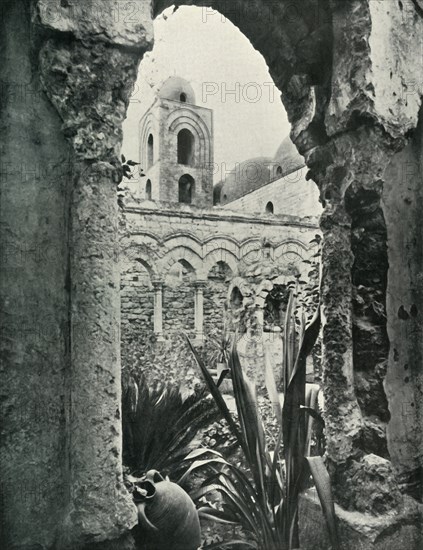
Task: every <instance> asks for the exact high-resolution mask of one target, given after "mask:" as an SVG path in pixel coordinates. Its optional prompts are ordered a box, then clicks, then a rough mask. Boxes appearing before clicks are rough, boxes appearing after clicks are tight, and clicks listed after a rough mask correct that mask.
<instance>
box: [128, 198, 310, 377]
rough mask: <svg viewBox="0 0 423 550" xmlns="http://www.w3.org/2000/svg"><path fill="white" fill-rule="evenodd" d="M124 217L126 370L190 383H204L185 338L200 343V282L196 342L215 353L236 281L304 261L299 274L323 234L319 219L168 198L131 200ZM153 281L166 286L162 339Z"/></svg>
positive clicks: (252, 355) (253, 359)
mask: <svg viewBox="0 0 423 550" xmlns="http://www.w3.org/2000/svg"><path fill="white" fill-rule="evenodd" d="M122 216H123V219H124V222H123V225H122V241H121V248H122V251H121V266H122V279H121V296H122V306H121V323H122V324H121V327H122V330H121V337H122V362H123V365H124V368H125V369H128V370H131V369H132V368H141V369H142V370H143V372H145V374H146V375H147V377H149V378H150V379H154V380H160V379H161V380H162V381H163V380H168V381H172V382H176V383H179V384H186V385H189V386H190V387H192V385H193V384H195V383H198V382H199V381H200V380H199V376H198V375H199V373H198V371H197V370H196V369H195V368H194V370H193V367H194V365H193V362H192V356H191V352H190V351H189V350H188V349H187V346H186V344H185V343H184V340H183V335H184V334H186V335H188V336H189V337H190V338H191V339H193V340H195V339H196V338H197V337H198V330H196V329H197V327H196V324H195V296H196V284H197V283H200V284H201V285H202V289H203V290H202V292H203V296H204V303H203V324H202V330H201V332H202V333H203V334H204V338H203V341H202V342H201V341H198V342H197V345H199V346H202V350H203V353H205V355H206V356H207V357H210V354H212V353H213V349H214V347H215V346H214V344H213V342H212V341H211V339H213V338H214V339H218V338H219V337H220V336H221V334H222V332H223V330H224V325H225V320H226V319H228V316H227V313H226V311H225V307H226V306H227V303H228V292H229V288H230V285H231V282H232V281H233V279H234V278H236V277H237V276H238V275H239V274H241V275H245V276H246V277H249V276H250V277H251V275H252V274H253V273H255V276H256V279H257V282H260V281H262V280H263V279H265V278H266V274H267V275H268V276H270V275H271V276H276V273H277V270H278V269H280V270H281V271H283V270H284V269H285V267H286V265H288V264H290V265H291V264H296V265H298V271H299V272H300V271H307V265H306V264H303V263H302V260H303V259H308V258H310V256H311V255H312V254H313V253H314V248H313V245H312V244H310V240H311V238H312V237H314V235H315V234H316V232H318V228H317V225H316V222H315V221H314V219H313V218H308V219H300V218H298V217H293V216H291V217H290V216H281V217H276V216H274V217H272V219H270V218H268V217H266V216H262V217H260V218H257V217H254V218H251V217H250V216H249V215H248V214H245V213H240V212H231V211H228V210H226V209H225V210H223V209H207V210H203V209H198V208H195V207H188V206H185V205H178V207H177V208H176V209H175V207H173V206H172V205H169V204H166V203H157V202H154V203H153V202H141V203H138V204H137V203H136V202H131V200H130V199H128V201H127V203H126V205H125V209H124V211H123V213H122ZM146 228H148V229H147V230H146ZM265 243H266V246H265ZM267 245H269V246H270V248H269V247H268V246H267ZM266 266H267V267H266ZM140 268H141V271H142V276H140V275H139V271H140ZM153 283H154V284H157V283H161V285H162V286H161V294H162V302H163V308H162V309H163V311H162V324H163V334H161V335H160V338H158V339H157V335H155V333H154V318H153V317H154V292H155V290H154V288H153ZM263 305H264V299H263ZM232 328H233V327H232ZM262 329H263V327H260V330H261V331H262ZM225 330H231V327H230V326H227V327H226V328H225ZM250 348H251V346H250ZM260 349H261V351H260V353H259V355H257V354H255V352H254V350H253V349H252V348H251V349H250V350H249V358H250V363H251V365H253V368H259V367H258V366H257V365H258V362H260V361H261V360H262V358H263V353H262V347H261V348H260ZM175 363H176V364H177V368H176V369H175ZM259 370H260V368H259Z"/></svg>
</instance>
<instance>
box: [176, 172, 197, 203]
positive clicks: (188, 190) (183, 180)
mask: <svg viewBox="0 0 423 550" xmlns="http://www.w3.org/2000/svg"><path fill="white" fill-rule="evenodd" d="M194 191H195V180H194V178H193V177H192V176H190V175H189V174H184V175H183V176H181V177H180V178H179V183H178V202H181V203H183V204H191V203H192V199H193V198H194Z"/></svg>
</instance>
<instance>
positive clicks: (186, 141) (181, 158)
mask: <svg viewBox="0 0 423 550" xmlns="http://www.w3.org/2000/svg"><path fill="white" fill-rule="evenodd" d="M193 160H194V136H193V135H192V134H191V132H190V131H189V130H187V129H186V128H184V129H183V130H181V131H180V132H179V134H178V164H186V165H187V166H191V165H192V163H193Z"/></svg>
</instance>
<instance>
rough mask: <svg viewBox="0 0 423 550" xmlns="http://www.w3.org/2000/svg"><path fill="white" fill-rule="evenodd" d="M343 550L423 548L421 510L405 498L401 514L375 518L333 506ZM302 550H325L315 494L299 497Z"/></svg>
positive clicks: (325, 535)
mask: <svg viewBox="0 0 423 550" xmlns="http://www.w3.org/2000/svg"><path fill="white" fill-rule="evenodd" d="M335 513H336V517H337V527H338V535H339V539H340V548H341V549H342V550H420V549H421V548H423V530H422V513H423V506H422V505H421V504H419V503H417V502H416V501H414V500H413V499H411V498H409V497H404V502H403V506H402V508H401V509H400V510H395V511H393V512H390V513H387V514H383V515H378V516H374V515H371V514H363V513H360V512H352V511H346V510H344V509H343V508H341V507H340V506H338V505H337V504H335ZM299 518H300V547H301V550H327V549H329V548H330V542H329V537H328V533H327V529H326V523H325V520H324V517H323V512H322V509H321V507H320V503H319V499H318V496H317V492H316V490H315V489H314V488H312V489H308V490H307V491H305V492H304V493H303V494H302V495H301V496H300V511H299Z"/></svg>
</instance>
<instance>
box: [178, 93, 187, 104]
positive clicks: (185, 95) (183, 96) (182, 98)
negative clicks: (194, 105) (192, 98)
mask: <svg viewBox="0 0 423 550" xmlns="http://www.w3.org/2000/svg"><path fill="white" fill-rule="evenodd" d="M179 99H180V100H181V102H182V103H186V101H187V94H184V93H183V92H182V94H181V95H180V96H179Z"/></svg>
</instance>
